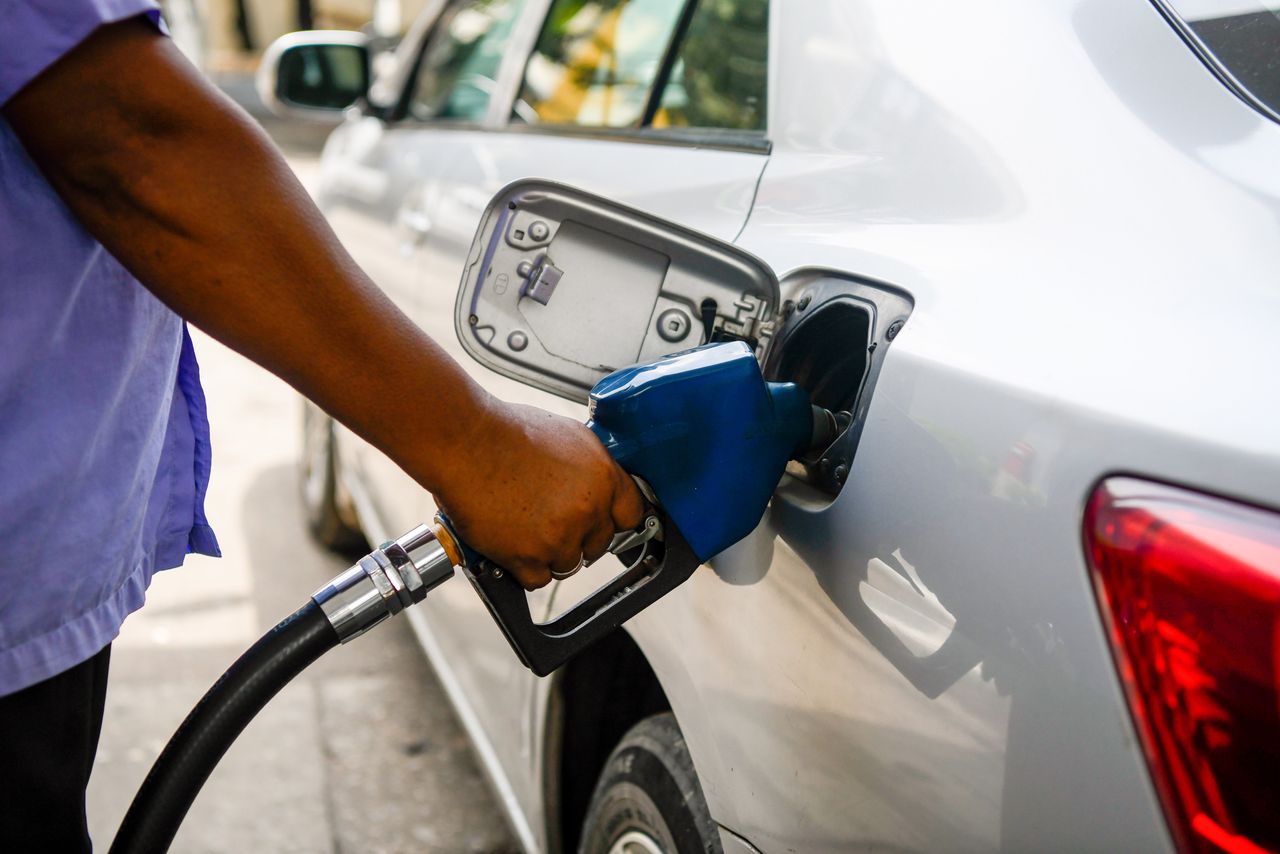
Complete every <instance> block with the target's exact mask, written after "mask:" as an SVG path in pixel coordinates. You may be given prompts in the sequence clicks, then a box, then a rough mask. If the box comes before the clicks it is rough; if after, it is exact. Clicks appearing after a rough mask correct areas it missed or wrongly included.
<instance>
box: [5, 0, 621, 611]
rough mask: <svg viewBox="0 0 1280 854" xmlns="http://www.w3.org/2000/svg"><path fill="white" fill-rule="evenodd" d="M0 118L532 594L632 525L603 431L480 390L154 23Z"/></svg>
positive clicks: (88, 46)
mask: <svg viewBox="0 0 1280 854" xmlns="http://www.w3.org/2000/svg"><path fill="white" fill-rule="evenodd" d="M3 112H4V116H5V118H6V119H7V120H8V122H9V123H10V125H11V126H12V127H13V129H14V131H15V132H16V133H17V135H18V137H19V139H21V140H22V143H23V145H24V146H25V147H26V149H27V151H28V152H29V153H30V155H31V157H32V158H33V160H34V161H35V162H36V164H37V165H38V166H39V167H40V169H41V170H42V171H43V173H44V174H45V176H46V177H47V179H48V180H49V182H50V184H51V185H52V186H53V187H54V188H55V189H56V190H57V192H58V193H59V194H60V195H61V196H62V198H63V199H64V200H65V201H66V203H67V205H68V207H70V209H71V210H72V211H73V212H74V213H75V214H76V216H77V217H78V218H79V219H80V221H81V222H82V223H83V224H84V226H85V228H86V229H87V230H88V231H89V232H90V233H91V234H93V235H94V236H95V237H96V238H97V239H98V240H99V241H101V242H102V244H103V245H104V246H106V247H107V249H108V250H110V252H111V253H112V254H113V255H114V256H115V257H116V258H117V259H119V260H120V262H121V263H122V264H124V266H125V267H127V268H128V269H129V270H130V271H131V272H132V273H133V274H134V275H135V276H137V277H138V279H139V280H140V281H141V282H142V283H143V284H144V285H145V286H146V287H147V288H149V289H150V290H151V291H152V292H153V293H155V294H156V295H157V296H158V297H159V298H160V299H161V300H163V301H164V302H165V303H167V304H168V305H169V306H170V307H172V308H173V309H174V310H175V311H176V312H177V313H178V314H180V315H182V316H183V317H185V318H187V319H188V320H189V321H191V322H192V323H193V324H195V325H196V326H198V327H200V328H201V329H203V330H205V331H206V332H208V333H209V334H211V335H212V336H213V337H215V338H217V339H219V340H221V341H222V342H224V343H225V344H227V345H229V346H230V347H232V348H234V349H235V350H238V351H239V352H241V353H243V354H244V355H245V356H247V357H249V358H250V359H253V360H254V361H255V362H258V363H259V364H261V365H262V366H264V367H266V368H267V369H268V370H270V371H272V372H274V373H276V374H278V375H279V376H280V377H282V378H283V379H285V380H286V381H287V382H289V383H290V384H291V385H293V386H294V387H295V388H297V389H298V390H299V391H300V392H302V393H303V394H304V395H306V396H307V397H309V398H311V399H312V400H314V401H315V402H316V403H317V404H319V405H320V406H321V407H323V408H324V409H325V410H326V411H328V412H329V413H330V414H332V415H333V416H334V417H335V418H337V419H338V420H339V421H341V422H342V423H344V424H346V425H347V426H348V427H350V428H351V429H352V430H354V431H355V432H356V433H358V434H360V435H361V436H362V437H364V438H365V439H366V440H368V441H369V442H370V443H371V444H373V445H374V446H375V447H377V448H379V449H380V450H382V451H383V452H384V453H386V454H387V455H388V456H389V457H390V458H391V459H392V460H394V461H395V462H396V463H397V464H399V465H400V466H401V467H402V468H403V469H404V470H405V471H407V472H408V473H409V474H410V475H411V476H413V477H414V478H415V479H416V480H417V481H418V482H419V483H420V484H422V486H424V487H425V488H427V489H429V490H431V491H432V492H433V493H435V495H436V496H437V499H438V500H439V503H440V504H441V505H442V506H447V507H448V509H449V512H450V515H451V518H453V521H454V522H455V524H456V525H457V526H458V528H459V532H460V533H461V534H462V535H463V537H464V538H465V539H467V540H468V542H469V543H470V544H471V545H472V546H473V547H475V548H476V549H478V550H479V551H481V552H483V553H485V554H486V555H488V556H489V557H490V558H492V559H493V560H495V561H497V562H499V563H500V564H503V565H505V566H507V567H508V568H510V569H511V570H512V571H513V572H514V573H515V574H516V576H517V577H518V578H519V579H520V580H521V582H522V583H523V584H525V586H527V587H537V586H541V585H542V584H545V583H547V581H548V580H549V572H550V570H551V569H556V570H568V569H571V568H572V567H573V566H574V565H576V564H577V563H578V561H579V558H580V557H581V556H583V555H585V557H587V558H594V557H597V556H599V555H600V554H601V553H603V552H604V550H605V548H606V546H607V544H608V541H609V538H610V537H611V535H612V534H613V532H614V531H615V530H620V529H622V528H625V527H631V526H633V525H635V524H638V522H639V520H640V516H641V513H642V506H641V499H640V496H639V493H638V491H637V490H636V488H635V485H634V484H633V483H632V482H631V480H630V479H629V478H628V477H627V476H626V475H625V473H623V472H622V471H621V469H619V468H618V467H617V465H616V464H614V463H613V461H612V460H611V459H610V458H609V456H608V454H607V453H606V452H605V451H604V449H603V448H602V447H601V445H600V443H599V442H598V441H597V440H596V439H595V437H594V436H593V435H592V434H591V432H590V431H588V430H587V429H586V428H585V427H583V426H582V425H581V424H578V423H576V422H573V421H569V420H567V419H563V418H559V417H557V416H554V415H551V414H550V413H546V412H542V411H540V410H537V409H532V408H529V407H519V406H512V405H508V404H505V403H503V402H501V401H498V400H496V399H494V398H492V397H491V396H490V395H488V394H487V393H486V392H485V391H484V390H483V389H481V388H480V387H479V386H478V385H476V384H475V383H474V382H473V381H472V380H471V379H470V378H469V377H468V376H467V374H466V373H465V372H464V371H463V370H462V369H461V368H460V367H459V366H458V365H457V363H455V362H454V361H453V360H452V359H451V358H450V357H449V356H448V355H447V354H445V352H444V351H443V350H441V349H440V348H439V347H438V346H437V345H436V344H435V342H433V341H432V340H431V339H430V338H429V337H427V335H426V334H425V333H423V332H422V331H421V330H420V329H419V328H418V327H417V326H415V325H414V324H413V323H412V322H411V321H410V320H409V319H408V318H406V317H405V316H404V315H403V314H402V313H401V312H400V311H399V310H398V309H397V308H396V307H395V306H394V305H393V304H392V303H391V302H390V301H389V300H388V299H387V297H386V296H385V295H384V294H383V293H382V292H381V291H379V290H378V288H377V287H376V286H374V285H373V283H372V282H371V281H370V280H369V279H368V277H366V276H365V275H364V273H363V272H361V270H360V269H359V268H358V267H357V266H356V264H355V262H354V261H352V259H351V258H350V256H348V255H347V253H346V252H345V251H344V250H343V248H342V246H341V244H340V243H339V242H338V240H337V238H336V237H335V236H334V235H333V233H332V231H331V230H330V229H329V227H328V224H327V223H326V222H325V220H324V218H323V216H322V215H321V214H320V212H319V211H318V210H317V209H316V207H315V205H314V204H313V203H312V201H311V199H310V197H309V196H308V195H307V193H306V191H305V190H304V189H303V188H302V186H301V185H300V184H299V183H298V181H297V180H296V179H295V178H294V176H293V173H292V172H291V171H290V170H289V167H288V166H287V165H286V164H285V162H284V160H283V158H282V157H281V156H280V154H279V152H278V151H277V150H276V148H275V146H274V145H273V144H272V143H271V142H270V140H268V139H267V138H266V136H265V135H264V134H263V133H262V131H261V130H260V129H259V128H258V127H257V125H255V124H254V123H253V121H252V120H251V119H250V118H249V117H248V116H246V115H245V114H244V113H243V111H241V110H240V109H239V108H238V107H236V106H235V105H234V104H232V103H231V102H230V101H229V100H228V99H227V98H226V97H225V96H223V95H222V94H221V93H220V92H218V91H217V90H216V89H214V88H213V87H212V86H211V85H210V84H209V83H207V82H206V81H205V79H204V78H203V77H202V76H201V75H200V74H199V73H198V72H197V71H196V70H195V69H193V68H192V67H191V66H190V65H189V64H188V63H187V61H186V60H185V59H184V58H183V57H182V55H181V54H180V53H179V52H178V50H177V48H175V47H174V46H173V44H172V43H171V42H170V41H169V39H167V38H164V37H163V36H161V35H159V34H157V33H156V32H155V30H154V29H152V28H151V27H150V26H148V25H147V24H146V23H145V22H143V21H141V20H136V19H135V20H132V21H124V22H121V23H118V24H112V25H109V26H105V27H102V28H101V29H99V30H97V31H96V32H95V33H94V34H93V35H91V36H90V37H89V38H88V39H86V40H85V41H84V42H83V43H82V44H80V45H79V46H78V47H77V48H76V49H75V50H73V51H72V52H70V53H69V54H67V55H66V56H65V57H63V58H62V59H61V60H59V61H58V62H57V63H55V64H54V65H53V66H51V67H50V68H49V69H48V70H46V71H45V72H44V73H43V74H41V75H40V76H39V77H37V78H36V79H35V80H33V81H32V82H31V83H30V84H28V85H27V86H26V87H25V88H24V89H22V90H21V91H20V92H19V93H18V94H17V95H15V96H14V97H13V98H11V99H10V100H9V102H8V103H7V104H6V105H5V106H4V108H3ZM405 413H409V415H410V417H404V416H405Z"/></svg>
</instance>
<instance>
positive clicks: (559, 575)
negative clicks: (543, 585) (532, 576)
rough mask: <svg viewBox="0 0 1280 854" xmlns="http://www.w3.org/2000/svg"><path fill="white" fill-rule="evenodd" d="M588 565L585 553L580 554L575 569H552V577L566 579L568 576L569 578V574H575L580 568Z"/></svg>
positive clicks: (560, 579)
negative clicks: (558, 570) (559, 570)
mask: <svg viewBox="0 0 1280 854" xmlns="http://www.w3.org/2000/svg"><path fill="white" fill-rule="evenodd" d="M586 565H587V559H586V556H585V555H580V556H579V557H578V565H577V566H575V567H574V568H573V569H570V570H566V571H565V572H556V571H555V570H554V569H553V570H551V577H552V578H554V579H555V580H556V581H563V580H565V579H566V578H568V577H569V576H571V575H573V574H574V573H576V572H577V571H578V570H580V569H582V568H583V567H584V566H586Z"/></svg>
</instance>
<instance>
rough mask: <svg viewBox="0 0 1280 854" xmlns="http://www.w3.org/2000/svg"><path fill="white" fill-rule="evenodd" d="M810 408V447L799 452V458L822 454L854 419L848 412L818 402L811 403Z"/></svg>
mask: <svg viewBox="0 0 1280 854" xmlns="http://www.w3.org/2000/svg"><path fill="white" fill-rule="evenodd" d="M809 409H810V411H811V412H812V414H813V433H812V435H811V436H810V438H809V447H807V448H806V449H805V450H804V452H803V453H802V454H799V455H798V456H797V459H803V458H807V457H810V456H814V455H818V456H820V455H821V454H822V452H823V451H825V450H826V449H827V448H829V447H831V444H832V443H833V442H835V440H836V439H837V438H839V436H840V434H841V433H843V432H844V431H845V428H847V427H848V426H849V422H850V421H852V420H853V417H852V416H851V415H850V414H849V413H848V412H832V411H831V410H830V409H826V408H824V407H821V406H818V405H817V404H811V405H810V407H809Z"/></svg>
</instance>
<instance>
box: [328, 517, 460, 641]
mask: <svg viewBox="0 0 1280 854" xmlns="http://www.w3.org/2000/svg"><path fill="white" fill-rule="evenodd" d="M453 567H454V560H453V559H452V558H451V557H450V555H449V551H448V550H447V549H446V548H445V546H444V545H442V544H441V542H440V537H439V532H438V531H437V529H435V528H432V527H429V526H427V525H419V526H418V527H416V528H414V529H413V530H412V531H410V532H409V533H407V534H405V535H404V536H402V537H400V538H398V539H396V540H392V541H391V542H386V543H383V544H382V545H381V546H379V547H378V548H376V549H374V550H373V551H372V552H370V553H369V554H367V555H365V556H364V557H362V558H360V560H359V561H358V562H357V563H356V564H355V565H354V566H352V567H351V568H350V569H348V570H346V571H345V572H343V573H341V574H340V575H338V576H336V577H335V578H333V579H332V580H331V581H329V583H328V584H326V585H324V586H323V587H321V588H320V589H319V590H317V591H316V592H315V593H314V594H313V595H312V596H311V598H312V599H313V600H314V601H315V603H316V604H317V605H319V606H320V609H321V610H322V611H324V614H325V616H326V617H327V618H328V620H329V624H330V625H331V626H333V630H334V631H335V632H337V634H338V639H339V640H340V641H341V642H342V643H346V642H347V641H349V640H351V639H352V638H355V637H359V636H360V635H362V634H364V633H365V632H367V631H369V629H371V628H373V627H374V626H376V625H378V623H381V622H382V621H383V620H385V619H387V618H388V617H392V616H395V615H396V614H399V613H400V612H401V611H403V610H404V609H405V608H408V607H409V606H410V605H415V604H417V603H418V602H421V601H422V600H423V599H425V598H426V596H427V593H428V592H430V591H431V590H432V589H434V588H435V587H436V586H437V585H439V584H441V583H442V582H444V581H447V580H448V579H449V578H450V577H451V576H452V575H453Z"/></svg>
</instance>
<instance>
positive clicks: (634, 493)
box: [611, 469, 645, 531]
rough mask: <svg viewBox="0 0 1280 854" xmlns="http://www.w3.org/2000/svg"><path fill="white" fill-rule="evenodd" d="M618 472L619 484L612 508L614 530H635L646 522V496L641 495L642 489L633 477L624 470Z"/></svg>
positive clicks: (615, 488) (615, 491)
mask: <svg viewBox="0 0 1280 854" xmlns="http://www.w3.org/2000/svg"><path fill="white" fill-rule="evenodd" d="M618 472H619V476H618V483H617V485H616V486H615V487H614V491H613V507H612V508H611V513H612V515H613V526H614V530H617V531H629V530H634V529H635V528H638V527H639V526H640V522H641V521H643V520H644V514H645V503H644V496H643V495H642V494H641V493H640V487H638V486H636V482H635V481H634V480H632V479H631V475H629V474H627V473H626V472H624V471H622V469H618Z"/></svg>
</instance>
